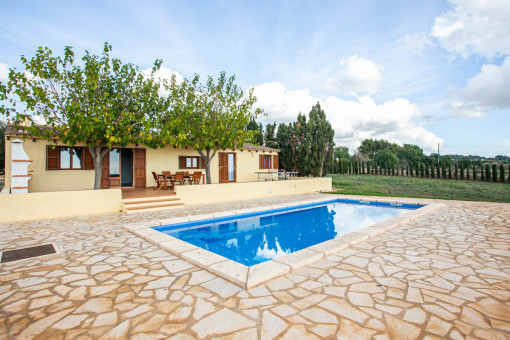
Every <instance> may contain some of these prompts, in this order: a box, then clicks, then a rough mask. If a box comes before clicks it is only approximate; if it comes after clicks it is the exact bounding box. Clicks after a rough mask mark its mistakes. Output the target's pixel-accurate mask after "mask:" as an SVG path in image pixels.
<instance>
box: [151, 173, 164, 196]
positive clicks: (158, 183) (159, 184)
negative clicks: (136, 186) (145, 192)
mask: <svg viewBox="0 0 510 340" xmlns="http://www.w3.org/2000/svg"><path fill="white" fill-rule="evenodd" d="M152 176H154V180H155V181H156V186H155V187H154V189H155V190H156V191H158V190H159V189H163V188H164V187H165V183H163V180H162V179H160V178H159V176H158V175H157V174H156V173H155V172H154V171H153V172H152Z"/></svg>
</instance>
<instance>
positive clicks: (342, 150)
mask: <svg viewBox="0 0 510 340" xmlns="http://www.w3.org/2000/svg"><path fill="white" fill-rule="evenodd" d="M333 158H336V159H342V158H343V159H347V160H349V159H351V155H350V154H349V148H348V147H346V146H335V148H334V149H333Z"/></svg>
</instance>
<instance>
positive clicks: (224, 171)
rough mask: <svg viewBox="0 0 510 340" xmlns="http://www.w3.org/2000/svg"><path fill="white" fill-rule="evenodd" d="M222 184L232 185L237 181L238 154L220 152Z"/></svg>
mask: <svg viewBox="0 0 510 340" xmlns="http://www.w3.org/2000/svg"><path fill="white" fill-rule="evenodd" d="M219 157H220V183H232V182H235V181H236V154H235V153H232V152H220V153H219Z"/></svg>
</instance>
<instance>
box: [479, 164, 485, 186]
mask: <svg viewBox="0 0 510 340" xmlns="http://www.w3.org/2000/svg"><path fill="white" fill-rule="evenodd" d="M480 173H481V178H480V180H481V181H482V182H485V173H484V172H483V164H482V165H481V166H480Z"/></svg>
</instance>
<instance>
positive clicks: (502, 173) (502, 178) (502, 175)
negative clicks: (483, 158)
mask: <svg viewBox="0 0 510 340" xmlns="http://www.w3.org/2000/svg"><path fill="white" fill-rule="evenodd" d="M499 181H500V182H501V183H505V166H504V165H503V163H501V164H500V165H499Z"/></svg>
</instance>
